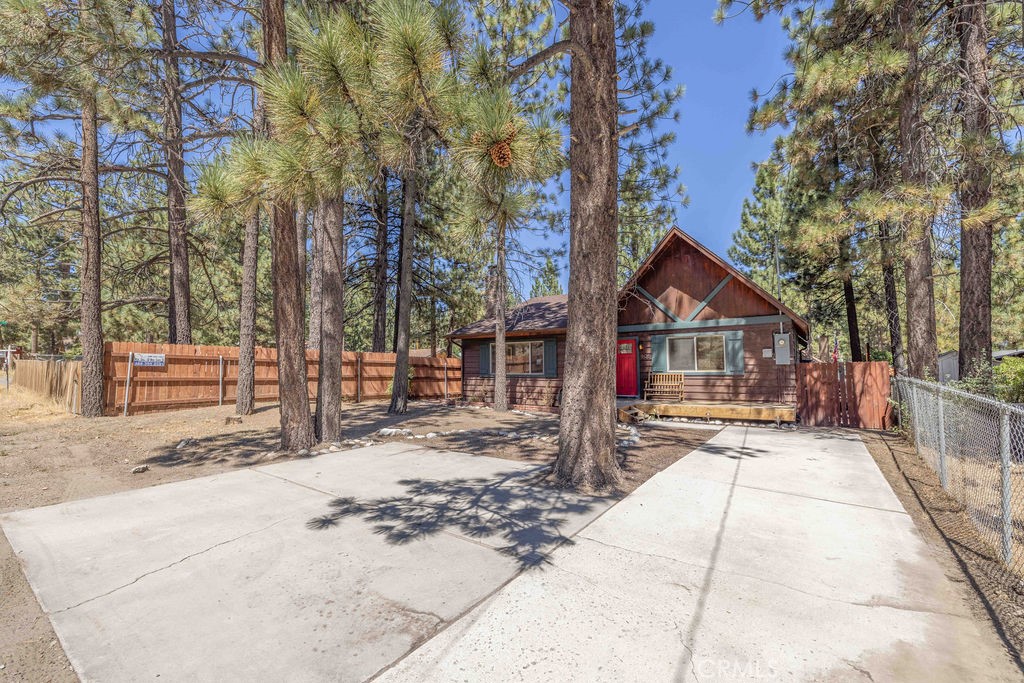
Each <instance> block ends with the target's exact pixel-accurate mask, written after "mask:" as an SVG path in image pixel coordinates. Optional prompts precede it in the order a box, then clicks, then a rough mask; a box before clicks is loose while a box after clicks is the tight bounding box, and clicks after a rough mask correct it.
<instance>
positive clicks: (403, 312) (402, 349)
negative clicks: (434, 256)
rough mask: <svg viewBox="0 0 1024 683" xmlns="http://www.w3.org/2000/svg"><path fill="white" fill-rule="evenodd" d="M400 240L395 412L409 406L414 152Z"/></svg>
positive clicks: (405, 181)
mask: <svg viewBox="0 0 1024 683" xmlns="http://www.w3.org/2000/svg"><path fill="white" fill-rule="evenodd" d="M403 185H404V187H403V195H404V196H403V199H402V243H401V258H400V260H399V263H398V320H397V321H396V325H395V328H396V330H395V332H396V338H395V354H396V358H395V376H394V380H393V381H392V383H391V405H390V406H388V413H389V414H391V415H398V414H401V413H404V412H405V411H406V409H407V408H408V407H409V324H410V316H409V313H410V311H411V310H412V245H413V239H414V237H415V234H416V163H415V155H414V156H413V161H412V162H411V164H410V167H409V168H408V169H406V171H405V175H404V179H403Z"/></svg>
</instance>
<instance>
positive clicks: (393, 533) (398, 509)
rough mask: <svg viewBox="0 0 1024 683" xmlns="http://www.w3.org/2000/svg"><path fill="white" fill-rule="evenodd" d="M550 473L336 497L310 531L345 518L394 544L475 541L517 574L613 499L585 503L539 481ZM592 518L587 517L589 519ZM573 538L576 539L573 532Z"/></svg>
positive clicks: (424, 483) (421, 483) (414, 482)
mask: <svg viewBox="0 0 1024 683" xmlns="http://www.w3.org/2000/svg"><path fill="white" fill-rule="evenodd" d="M548 469H549V468H547V467H543V468H532V469H529V470H519V471H512V472H502V473H499V474H496V475H495V476H494V477H487V478H482V477H481V478H472V479H470V478H459V479H449V480H446V481H439V480H434V479H406V480H403V481H400V482H399V483H400V484H401V485H402V486H405V487H406V491H405V492H404V493H403V494H402V495H399V496H391V497H385V498H377V499H374V500H357V499H355V498H336V499H334V500H332V501H331V502H330V503H329V505H330V508H331V511H330V512H329V513H328V514H325V515H322V516H320V517H315V518H313V519H311V520H309V522H307V526H308V527H309V528H310V529H319V530H323V529H330V528H332V527H334V526H336V525H337V524H338V523H339V521H340V520H342V519H345V518H347V517H361V518H363V519H364V520H365V521H366V522H368V523H370V524H373V525H374V531H375V532H376V533H377V534H379V535H381V536H383V537H384V538H385V540H386V541H387V542H388V543H390V544H392V545H404V544H407V543H412V542H414V541H418V540H423V539H426V538H428V537H430V536H433V535H435V534H438V533H442V532H444V533H449V534H454V535H457V536H463V537H465V538H468V539H472V540H474V541H476V542H479V543H481V544H484V545H487V546H490V547H492V548H494V549H495V550H496V551H498V552H500V553H502V554H504V555H508V556H509V557H512V558H514V559H515V560H516V562H518V564H519V566H520V567H521V568H524V569H525V568H530V567H539V566H541V565H543V564H545V563H546V562H547V561H548V559H547V558H548V555H549V554H550V552H551V551H552V550H553V549H554V548H555V547H557V546H559V545H561V544H562V543H572V541H571V539H570V538H569V537H568V536H566V535H565V534H564V533H563V529H564V528H565V527H566V526H567V525H568V524H569V523H570V522H572V521H577V522H580V525H579V526H582V520H579V519H576V520H574V518H579V517H582V516H584V515H587V513H588V512H591V511H592V510H595V508H596V507H598V506H601V507H606V506H608V505H610V504H611V502H612V501H613V499H611V498H599V497H594V496H582V495H578V494H575V493H572V492H570V491H566V490H564V489H559V488H555V487H552V486H548V485H545V484H544V483H542V482H540V481H539V479H540V477H542V476H543V475H544V474H545V473H546V472H547V470H548ZM589 518H590V516H589V515H588V516H587V519H589ZM573 533H574V532H573Z"/></svg>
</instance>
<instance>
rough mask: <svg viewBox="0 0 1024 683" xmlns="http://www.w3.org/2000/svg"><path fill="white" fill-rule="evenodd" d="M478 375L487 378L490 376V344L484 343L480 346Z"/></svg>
mask: <svg viewBox="0 0 1024 683" xmlns="http://www.w3.org/2000/svg"><path fill="white" fill-rule="evenodd" d="M480 374H481V375H484V376H487V375H490V374H491V344H490V342H484V343H483V344H481V345H480Z"/></svg>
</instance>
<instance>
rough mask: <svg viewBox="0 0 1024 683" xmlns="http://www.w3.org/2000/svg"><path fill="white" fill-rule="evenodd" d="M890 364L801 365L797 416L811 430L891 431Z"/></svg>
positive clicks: (797, 384)
mask: <svg viewBox="0 0 1024 683" xmlns="http://www.w3.org/2000/svg"><path fill="white" fill-rule="evenodd" d="M889 376H890V371H889V364H888V363H886V362H884V361H871V362H864V363H801V364H799V365H797V368H796V386H797V406H796V410H797V414H798V415H799V416H800V424H803V425H807V426H811V427H855V428H858V429H889V428H890V427H891V426H892V424H893V406H892V404H891V403H890V402H889V396H890V394H891V387H890V380H889Z"/></svg>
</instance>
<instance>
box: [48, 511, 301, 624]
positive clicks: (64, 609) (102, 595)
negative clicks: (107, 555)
mask: <svg viewBox="0 0 1024 683" xmlns="http://www.w3.org/2000/svg"><path fill="white" fill-rule="evenodd" d="M287 519H288V518H285V519H279V520H277V521H276V522H272V523H270V524H267V525H266V526H263V527H260V528H259V529H252V530H251V531H246V532H245V533H244V534H239V535H238V536H235V537H234V538H229V539H226V540H223V541H220V542H218V543H214V544H213V545H211V546H210V547H208V548H203V549H202V550H197V551H196V552H194V553H191V554H189V555H186V556H185V557H183V558H181V559H180V560H175V561H174V562H171V563H169V564H166V565H164V566H162V567H157V568H156V569H151V570H150V571H148V572H145V573H143V574H140V575H139V576H137V577H135V578H134V579H132V580H131V581H129V582H128V583H125V584H122V585H120V586H117V587H115V588H111V589H110V590H108V591H107V592H106V593H100V594H99V595H94V596H93V597H91V598H86V599H85V600H82V601H81V602H78V603H75V604H74V605H69V606H67V607H61V608H60V609H58V610H54V611H53V612H51V613H50V614H61V613H62V612H67V611H69V610H73V609H75V608H76V607H81V606H82V605H85V604H87V603H90V602H93V601H94V600H99V599H100V598H105V597H107V596H108V595H112V594H114V593H116V592H118V591H119V590H122V589H124V588H127V587H128V586H133V585H135V584H136V583H138V582H139V581H141V580H142V579H144V578H146V577H147V576H151V575H153V574H156V573H158V572H162V571H164V570H165V569H170V568H171V567H173V566H175V565H179V564H181V563H182V562H185V561H187V560H190V559H192V558H193V557H198V556H199V555H203V554H204V553H208V552H210V551H211V550H215V549H216V548H219V547H221V546H224V545H227V544H229V543H234V542H235V541H239V540H241V539H243V538H245V537H246V536H252V535H253V534H258V533H260V532H262V531H266V530H267V529H270V528H272V527H275V526H277V525H278V524H280V523H281V522H284V521H287Z"/></svg>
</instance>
